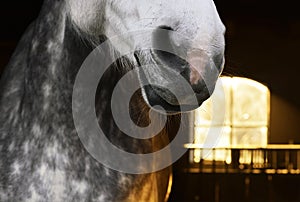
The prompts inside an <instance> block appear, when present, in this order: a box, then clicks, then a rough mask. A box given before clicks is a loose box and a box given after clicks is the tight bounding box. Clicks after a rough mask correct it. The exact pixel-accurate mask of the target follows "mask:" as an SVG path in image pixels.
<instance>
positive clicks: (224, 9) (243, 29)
mask: <svg viewBox="0 0 300 202" xmlns="http://www.w3.org/2000/svg"><path fill="white" fill-rule="evenodd" d="M215 3H216V6H217V8H218V11H219V13H220V16H221V18H222V20H223V22H224V24H225V25H226V27H227V32H226V44H227V45H226V66H225V72H224V75H228V76H239V77H246V78H250V79H253V80H255V81H258V82H260V83H262V84H264V85H265V86H267V87H268V88H269V89H270V92H271V94H270V95H271V99H270V101H271V102H270V109H271V111H270V123H269V130H268V144H300V90H299V87H300V85H299V81H300V78H298V77H299V72H300V64H299V61H300V60H299V59H300V54H299V53H300V51H299V47H300V12H299V11H298V7H297V6H296V5H295V2H294V1H292V0H286V1H283V2H282V1H281V2H277V1H272V0H226V1H224V0H215ZM1 4H2V5H1V7H0V23H1V25H2V28H1V31H0V72H1V71H2V70H3V68H4V67H5V65H6V64H7V62H8V61H9V58H10V56H11V54H12V53H13V50H14V49H15V47H16V45H17V43H18V40H19V39H20V37H21V35H22V34H23V32H24V31H25V29H26V28H27V26H28V25H29V24H30V23H31V22H32V21H33V20H34V19H35V18H36V17H37V15H38V13H39V10H40V7H41V4H42V0H31V1H6V2H2V3H1ZM276 151H277V150H276ZM287 151H288V152H289V153H288V155H287V153H286V152H287ZM293 151H294V150H293ZM293 151H289V150H284V151H283V154H282V155H283V157H282V158H283V161H285V162H286V161H287V159H286V158H288V165H289V163H290V161H292V160H290V159H293V158H295V159H296V160H295V162H296V164H299V161H300V159H298V160H297V158H298V157H299V155H298V152H299V151H298V150H295V151H294V152H296V153H295V155H294V154H292V152H293ZM232 152H233V153H234V151H232ZM267 152H268V151H267ZM272 152H273V150H272ZM278 152H279V151H278ZM233 153H232V154H233ZM272 155H273V156H274V154H273V153H272ZM276 155H277V154H276ZM272 158H273V157H272ZM276 158H277V157H276ZM278 158H279V157H278ZM189 159H190V157H189V154H187V155H186V156H184V157H183V158H182V159H181V160H180V161H178V162H177V163H176V165H175V167H174V186H173V190H172V193H171V198H170V201H294V202H298V201H300V192H299V191H300V178H299V174H295V173H290V172H289V171H288V172H287V173H284V174H278V172H276V171H275V173H272V174H270V173H266V172H260V173H259V174H257V173H256V174H255V173H253V170H252V169H253V165H252V164H253V162H252V161H251V166H252V167H251V170H250V171H249V172H244V171H241V172H239V171H234V172H232V173H228V172H229V171H228V172H227V171H226V172H225V173H218V172H215V171H213V170H212V172H202V171H201V169H200V170H198V171H195V172H190V170H189V168H191V167H195V165H194V164H195V162H192V163H191V161H190V160H189ZM232 159H234V158H232ZM232 161H233V160H232ZM276 161H277V160H276ZM278 161H279V160H278ZM214 163H215V161H214ZM264 163H266V162H264ZM191 164H193V165H191ZM200 164H201V163H200ZM276 165H277V164H276ZM276 165H275V167H276V168H275V169H277V168H278V167H277V166H276ZM201 166H203V165H199V164H197V165H196V167H197V168H201ZM283 167H284V166H283ZM293 168H294V167H293ZM285 169H288V168H285ZM296 170H297V165H296Z"/></svg>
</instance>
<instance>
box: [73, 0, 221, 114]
mask: <svg viewBox="0 0 300 202" xmlns="http://www.w3.org/2000/svg"><path fill="white" fill-rule="evenodd" d="M67 9H68V15H69V17H70V19H71V21H72V23H73V24H74V25H75V27H76V28H78V30H80V32H81V33H83V34H84V35H87V36H89V37H91V38H97V37H98V36H99V35H104V36H105V37H107V38H111V37H114V36H115V35H122V34H124V33H128V32H133V31H136V30H148V31H146V32H143V36H142V37H133V38H130V39H128V38H124V39H123V40H122V42H123V43H124V44H127V45H129V46H131V47H134V50H136V52H135V53H134V54H132V56H129V59H130V61H131V62H132V63H133V64H138V65H142V66H143V65H149V64H150V65H151V68H144V69H143V68H141V71H139V78H140V83H141V88H142V95H143V98H144V100H145V101H146V103H147V104H148V105H149V106H152V107H153V106H156V105H160V106H162V107H163V108H164V110H166V111H167V112H168V113H174V112H175V113H177V112H180V111H189V110H193V109H195V108H197V107H199V106H200V105H201V104H202V102H203V101H205V100H206V99H207V98H208V97H209V96H210V95H211V93H212V92H213V90H214V87H215V83H216V80H217V78H218V76H219V75H220V73H221V72H222V70H223V66H224V32H225V27H224V25H223V24H222V22H221V20H220V17H219V15H218V12H217V10H216V8H215V5H214V3H213V1H212V0H203V1H198V0H188V1H175V0H169V1H161V0H153V1H147V0H139V1H137V0H135V1H131V2H128V1H125V0H119V1H112V0H110V1H109V0H87V1H80V0H67ZM145 43H149V44H151V45H152V46H153V47H156V48H153V49H147V50H145V49H143V47H144V46H145ZM114 47H115V48H116V49H117V50H118V44H115V46H114ZM165 49H167V50H165ZM179 77H181V78H184V80H185V81H186V82H187V83H188V84H189V85H190V87H191V89H192V91H190V90H185V89H183V88H182V82H179V79H178V78H179ZM148 82H150V83H157V82H158V83H160V85H143V83H148ZM174 90H175V91H178V92H179V93H178V94H179V96H175V95H174V93H173V91H174ZM192 98H196V102H195V101H193V99H192Z"/></svg>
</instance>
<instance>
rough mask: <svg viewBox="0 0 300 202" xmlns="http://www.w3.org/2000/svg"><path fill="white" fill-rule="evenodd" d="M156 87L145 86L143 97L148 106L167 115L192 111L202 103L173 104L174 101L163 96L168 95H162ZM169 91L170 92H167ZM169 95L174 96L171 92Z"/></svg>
mask: <svg viewBox="0 0 300 202" xmlns="http://www.w3.org/2000/svg"><path fill="white" fill-rule="evenodd" d="M154 88H155V87H153V86H150V85H148V86H144V87H143V92H144V93H143V95H144V96H143V97H144V100H145V102H146V103H147V104H148V106H149V107H150V108H151V109H152V110H154V111H157V112H159V113H162V114H167V115H175V114H179V113H185V112H190V111H192V110H195V109H197V108H198V107H199V106H200V105H201V104H202V102H201V103H197V104H196V105H192V104H191V105H189V104H184V105H180V104H178V103H176V104H171V103H172V102H174V101H170V100H167V99H165V98H163V97H166V96H161V95H159V94H158V93H157V90H154ZM165 93H168V92H165ZM168 97H172V95H171V94H170V95H169V96H168Z"/></svg>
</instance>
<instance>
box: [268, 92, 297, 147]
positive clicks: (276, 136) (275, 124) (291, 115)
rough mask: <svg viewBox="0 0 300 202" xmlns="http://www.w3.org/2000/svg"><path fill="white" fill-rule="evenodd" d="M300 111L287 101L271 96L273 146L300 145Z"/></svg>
mask: <svg viewBox="0 0 300 202" xmlns="http://www.w3.org/2000/svg"><path fill="white" fill-rule="evenodd" d="M299 115H300V109H299V108H298V107H297V106H295V105H293V104H291V103H290V102H288V101H287V100H285V99H283V98H281V97H279V96H277V95H276V94H271V118H270V119H271V122H270V127H271V128H270V139H269V140H270V141H269V142H270V143H271V144H279V143H281V144H287V143H296V144H300V116H299Z"/></svg>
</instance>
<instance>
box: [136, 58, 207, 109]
mask: <svg viewBox="0 0 300 202" xmlns="http://www.w3.org/2000/svg"><path fill="white" fill-rule="evenodd" d="M134 57H135V59H136V62H137V63H138V65H139V66H141V63H140V60H139V57H138V55H137V54H135V55H134ZM154 58H155V57H154ZM172 59H173V60H172V61H173V64H170V63H169V64H166V63H164V64H163V66H165V67H168V68H172V67H173V68H174V66H175V65H177V66H189V65H188V64H187V63H185V62H184V63H183V62H182V60H180V61H178V63H176V57H174V58H172ZM156 62H157V63H158V64H160V65H161V64H162V63H161V62H160V61H159V60H156ZM177 68H178V67H177ZM186 70H189V68H186ZM188 75H189V72H186V71H182V72H180V75H179V76H181V77H183V78H185V79H186V81H187V83H189V82H188V78H187V77H188ZM165 76H166V75H165ZM139 77H140V82H141V86H142V92H143V98H144V100H145V102H146V103H147V104H148V106H149V107H151V108H152V109H154V110H155V111H158V112H162V113H167V114H176V113H182V112H189V111H192V110H195V109H197V108H199V107H200V106H201V105H202V103H203V102H204V101H205V100H207V99H208V98H209V97H210V93H209V90H208V89H207V86H206V84H205V83H204V82H202V83H201V82H200V83H198V84H195V85H194V84H189V85H190V87H191V89H192V90H193V92H187V93H186V94H185V93H183V97H181V98H183V100H185V101H182V100H181V101H178V99H177V97H176V96H175V95H174V94H173V93H172V92H171V90H169V89H168V88H167V87H162V86H156V85H153V84H151V85H150V84H148V85H143V83H148V78H147V76H146V75H145V72H144V71H143V70H141V71H139ZM172 84H174V85H176V78H174V81H172V82H171V83H169V85H171V86H172ZM178 88H179V89H180V88H181V87H180V86H178ZM192 100H193V101H192ZM161 108H163V110H164V111H162V109H161Z"/></svg>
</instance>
